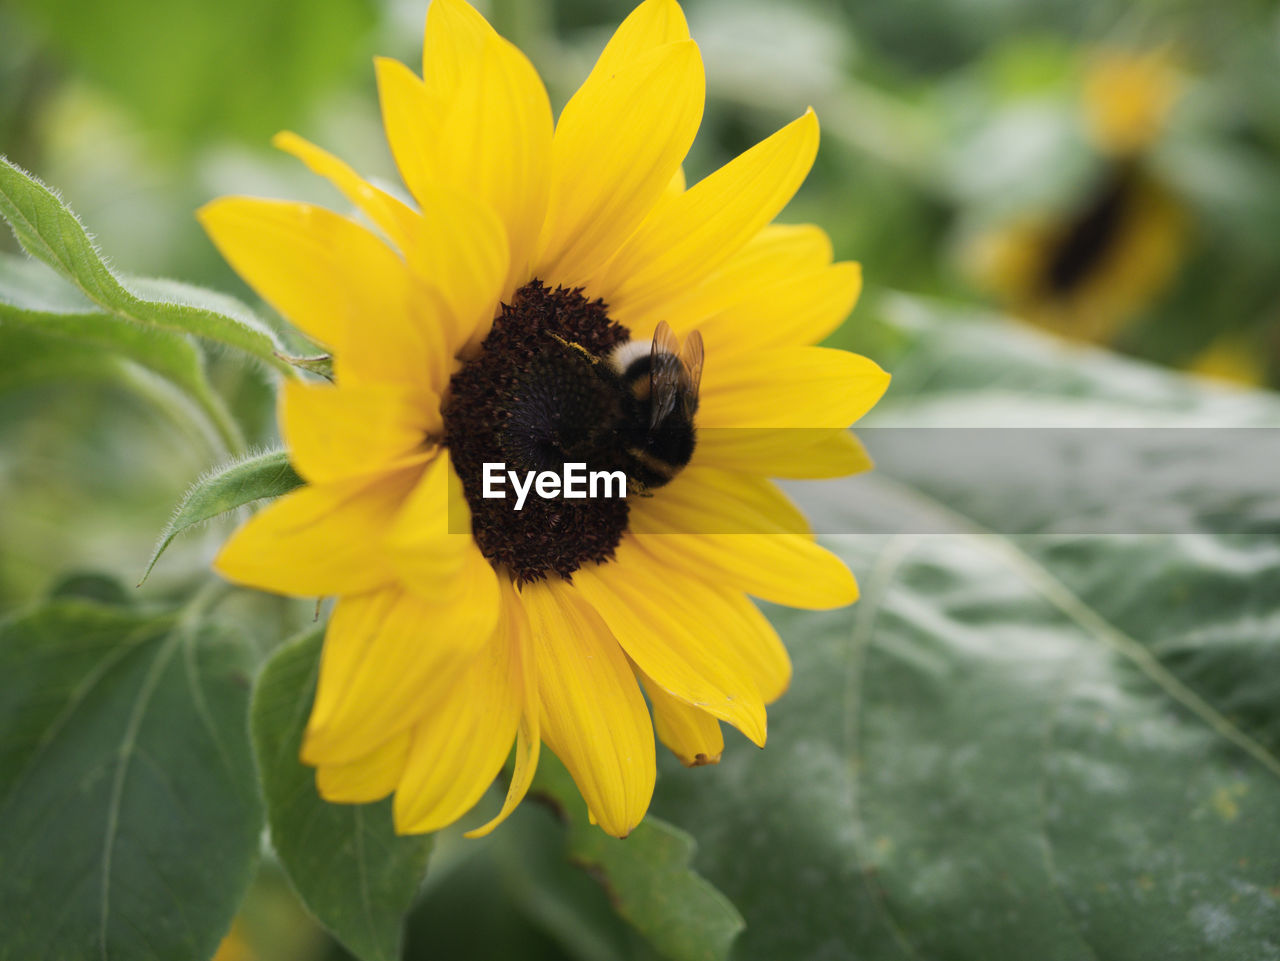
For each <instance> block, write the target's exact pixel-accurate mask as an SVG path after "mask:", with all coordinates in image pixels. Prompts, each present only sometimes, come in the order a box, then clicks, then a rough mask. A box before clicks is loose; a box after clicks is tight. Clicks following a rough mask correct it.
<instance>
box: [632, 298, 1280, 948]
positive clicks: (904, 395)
mask: <svg viewBox="0 0 1280 961" xmlns="http://www.w3.org/2000/svg"><path fill="white" fill-rule="evenodd" d="M887 311H888V318H887V320H888V324H889V326H890V327H892V328H893V329H894V330H896V331H897V332H898V333H900V334H902V335H904V337H905V338H906V340H907V342H908V344H909V346H908V348H907V350H906V351H905V352H904V354H903V356H902V357H901V358H900V359H899V360H898V361H897V362H895V363H894V364H893V365H892V369H893V370H894V373H895V382H894V385H893V387H892V388H891V393H890V395H889V396H888V397H887V398H886V400H885V402H884V404H883V407H882V408H881V409H880V410H879V411H878V412H877V416H876V418H875V422H877V423H880V424H890V423H891V424H895V425H899V426H904V427H908V426H924V425H928V426H936V425H938V424H943V423H946V424H952V425H968V426H973V425H976V424H977V425H982V426H991V425H992V424H1002V423H1003V424H1009V423H1019V424H1028V423H1029V424H1037V423H1052V422H1057V423H1063V422H1064V421H1068V420H1070V419H1075V422H1076V423H1092V424H1105V425H1108V426H1115V425H1120V424H1126V423H1132V424H1146V425H1149V426H1164V427H1177V426H1183V425H1186V424H1188V423H1216V424H1219V425H1222V426H1228V425H1233V424H1234V425H1239V424H1259V423H1269V424H1272V425H1274V424H1280V402H1278V401H1277V399H1276V398H1274V397H1272V396H1269V395H1262V394H1249V393H1246V392H1236V391H1226V390H1214V389H1211V388H1209V387H1206V386H1203V385H1201V384H1198V383H1196V382H1193V381H1190V380H1186V379H1183V378H1180V377H1178V376H1175V375H1172V374H1169V373H1167V372H1162V371H1158V370H1155V369H1153V368H1148V367H1144V366H1141V365H1137V364H1134V363H1131V362H1127V361H1122V360H1119V359H1116V358H1114V357H1110V356H1107V355H1104V354H1102V353H1101V352H1097V351H1090V350H1073V351H1072V352H1071V353H1069V354H1068V353H1066V352H1065V351H1064V349H1063V348H1062V347H1061V345H1059V344H1057V343H1056V342H1050V341H1047V340H1045V339H1043V338H1041V337H1039V336H1037V335H1035V334H1033V333H1031V332H1030V331H1028V330H1026V329H1023V328H1020V327H1017V326H1015V325H1012V324H1007V323H998V322H993V321H990V320H987V319H983V318H976V317H973V316H968V315H963V314H959V313H957V312H953V311H943V310H941V309H940V308H938V307H936V306H933V305H930V304H927V303H923V302H917V301H908V300H905V299H901V300H896V299H895V300H892V301H890V302H889V303H888V304H887ZM1128 434H1131V435H1132V442H1133V444H1134V445H1135V446H1139V447H1140V448H1141V449H1140V450H1139V451H1138V455H1139V456H1140V458H1141V459H1140V460H1139V462H1140V463H1145V464H1148V465H1150V467H1149V469H1150V470H1157V471H1158V470H1161V469H1162V465H1167V464H1171V463H1175V462H1171V461H1169V460H1168V459H1165V460H1161V459H1160V455H1161V454H1164V455H1166V456H1167V455H1168V453H1169V452H1170V450H1176V449H1177V447H1176V445H1178V444H1185V443H1187V442H1188V441H1187V437H1186V436H1185V432H1179V431H1171V430H1163V431H1161V430H1153V431H1132V432H1126V435H1128ZM929 436H930V437H932V436H933V435H929ZM1013 436H1015V438H1016V436H1017V435H1013ZM1011 443H1012V442H1011ZM1015 449H1016V448H1015ZM1184 453H1185V451H1184ZM1063 462H1064V463H1067V464H1070V463H1073V462H1072V461H1071V460H1070V459H1069V458H1068V459H1066V460H1064V461H1063ZM940 464H942V465H948V466H945V467H941V468H940V466H939V465H940ZM1163 469H1165V470H1167V471H1169V472H1172V471H1174V470H1176V467H1165V468H1163ZM961 474H962V472H960V473H958V472H957V470H956V469H954V465H951V462H950V461H949V460H948V458H947V456H946V452H945V451H940V450H938V449H937V448H930V449H928V450H919V451H916V452H915V453H914V455H913V454H911V453H910V452H908V454H906V455H903V456H898V457H892V458H882V459H881V460H880V461H879V463H878V466H877V470H876V472H875V474H874V475H873V476H872V477H870V478H867V479H854V480H850V481H847V482H844V481H842V482H836V483H832V484H823V485H819V486H818V487H817V488H815V490H814V491H813V492H811V493H808V494H802V495H801V499H802V503H803V504H804V505H805V506H806V509H807V510H808V511H809V513H810V516H811V517H812V518H813V519H814V522H815V526H816V528H817V529H818V530H823V531H844V532H849V531H856V530H860V529H883V519H884V517H885V516H887V513H888V512H895V513H896V515H897V516H900V517H901V518H904V519H905V520H907V521H908V522H910V521H912V520H913V519H914V520H915V522H916V527H914V528H910V527H909V528H907V529H908V530H910V529H927V530H931V531H940V532H942V533H940V534H912V533H906V534H901V535H895V536H870V535H852V534H848V533H845V534H842V535H835V536H828V537H826V538H825V540H826V543H827V544H828V545H829V546H830V547H831V548H832V549H833V550H835V551H836V552H837V553H839V554H840V555H841V556H842V557H844V558H845V559H846V560H847V561H848V562H849V564H850V566H851V567H852V568H853V569H854V571H855V573H856V574H857V575H858V577H859V581H860V583H861V586H862V591H863V596H862V599H861V600H860V601H859V602H858V604H857V605H855V606H854V607H853V608H850V609H847V610H843V611H833V612H827V613H807V612H796V611H785V610H782V609H777V608H770V609H769V614H770V616H771V618H772V619H773V621H774V623H775V624H776V625H777V626H778V628H779V630H780V632H781V634H782V636H783V637H784V639H785V640H786V642H787V644H788V647H789V649H790V651H791V653H792V656H793V658H794V661H795V679H794V682H793V685H792V689H791V690H790V691H789V692H788V693H787V695H786V696H785V697H784V698H783V699H782V700H781V701H780V703H779V704H777V705H776V706H775V707H774V708H771V710H770V738H769V745H768V748H767V749H766V750H765V751H763V752H754V751H750V750H747V749H746V748H745V745H744V744H742V742H739V743H738V745H735V746H734V747H736V749H733V748H731V749H730V750H728V751H727V752H726V754H725V759H724V761H723V762H722V763H721V764H720V765H719V766H718V767H716V768H712V769H708V770H706V772H705V773H704V772H701V771H699V772H697V773H696V774H693V775H690V774H687V773H685V772H677V773H673V774H672V776H669V777H665V778H663V779H661V780H660V782H659V797H658V799H657V802H656V803H655V810H657V811H658V812H659V813H661V814H662V815H663V816H665V817H668V818H671V819H673V820H675V821H677V822H678V823H680V824H682V825H684V826H685V827H687V828H688V829H690V830H691V831H692V832H693V833H694V835H695V836H696V837H697V838H698V840H699V843H700V851H701V854H700V857H699V860H698V864H699V866H700V867H701V868H702V870H703V871H704V872H705V873H706V874H707V876H708V877H709V878H710V879H711V880H712V881H713V882H714V883H716V884H717V885H718V886H719V887H721V889H722V890H724V891H725V892H726V894H728V896H729V897H730V898H732V899H733V901H734V903H735V904H736V905H737V906H738V907H739V908H740V909H741V910H742V912H743V914H744V915H745V917H746V919H747V929H746V932H745V934H744V935H743V937H742V939H741V941H740V943H739V949H740V956H741V957H742V958H744V959H754V958H759V959H775V958H780V957H814V956H824V955H825V956H836V957H858V958H863V957H865V958H878V959H879V958H885V959H894V958H903V959H907V958H936V957H946V958H949V959H987V958H994V957H999V958H1005V959H1011V961H1020V959H1027V961H1056V959H1081V961H1087V959H1096V958H1107V959H1111V961H1123V959H1134V961H1138V959H1147V958H1153V957H1159V958H1162V959H1183V958H1185V959H1197V961H1213V959H1228V958H1241V957H1249V958H1262V957H1274V956H1275V951H1276V948H1275V932H1276V931H1277V930H1280V886H1278V884H1280V831H1277V830H1276V826H1277V825H1276V812H1277V811H1278V810H1280V698H1278V697H1277V696H1276V678H1278V677H1280V541H1278V540H1277V537H1276V536H1275V534H1274V533H1263V534H1257V535H1249V534H1232V535H1226V534H1221V533H1215V528H1211V527H1208V526H1204V527H1202V528H1201V529H1198V530H1193V531H1191V532H1188V533H1185V534H1160V535H1143V536H1118V535H1102V534H1088V533H1075V532H1072V531H1071V528H1070V524H1071V522H1072V519H1073V518H1075V517H1078V516H1089V515H1088V514H1081V511H1082V510H1085V509H1087V508H1089V506H1090V498H1093V499H1105V498H1106V497H1107V496H1108V492H1107V491H1106V490H1103V489H1101V487H1102V485H1088V484H1072V485H1066V486H1065V487H1064V486H1063V485H1057V484H1046V485H1045V487H1044V489H1042V490H1034V489H1033V490H1028V491H1025V492H1023V493H1022V495H1021V496H1020V498H1019V502H1018V503H1017V504H1016V505H1015V504H1011V503H1010V502H1009V500H1008V499H1007V498H1006V499H1005V500H1004V501H1003V502H1002V501H1001V500H1000V499H999V498H993V497H991V496H990V492H989V491H988V490H987V489H986V486H987V485H986V484H984V483H983V479H984V478H985V480H986V481H987V482H991V481H992V479H993V475H992V473H991V472H988V473H986V474H985V475H984V474H981V473H978V474H975V475H974V477H973V478H972V479H971V480H970V481H969V482H968V485H967V486H966V485H965V484H964V483H961V482H960V481H959V480H958V477H959V476H961ZM1171 479H1172V480H1176V479H1177V478H1176V477H1173V478H1171ZM1248 480H1249V479H1248V478H1246V479H1245V481H1248ZM1252 486H1253V490H1254V494H1255V495H1256V496H1253V497H1246V498H1241V499H1239V500H1238V501H1236V502H1234V503H1233V504H1232V505H1231V509H1232V510H1233V511H1234V512H1235V513H1236V515H1237V517H1236V518H1235V519H1236V520H1238V521H1240V522H1241V525H1240V526H1242V527H1248V526H1249V524H1250V523H1251V522H1258V524H1259V528H1260V529H1266V526H1267V525H1268V524H1271V525H1273V524H1274V517H1275V513H1274V508H1275V501H1276V493H1275V491H1274V476H1273V475H1270V474H1265V475H1260V476H1258V477H1256V478H1254V479H1253V480H1252ZM1064 491H1065V493H1064ZM1064 497H1065V498H1066V499H1064ZM1168 500H1169V502H1170V503H1171V504H1176V505H1181V506H1184V507H1186V508H1187V512H1188V515H1189V516H1193V517H1196V516H1199V517H1205V516H1209V511H1210V509H1211V508H1212V507H1213V504H1214V491H1213V488H1212V487H1206V486H1203V485H1181V486H1180V485H1178V484H1176V483H1171V484H1170V486H1169V495H1168ZM1015 506H1016V508H1017V509H1018V510H1019V511H1020V512H1025V513H1027V515H1028V516H1034V515H1035V514H1036V513H1037V512H1038V513H1039V514H1040V515H1042V516H1044V517H1046V518H1048V521H1047V522H1046V524H1045V526H1044V529H1045V530H1046V532H1047V533H1045V534H1041V535H1036V536H1016V537H1013V536H1003V535H999V534H996V533H992V531H993V530H996V529H999V527H1000V526H1001V525H1002V523H1003V521H1004V517H1003V515H1004V513H1005V512H1007V511H1008V510H1010V508H1011V507H1015ZM1092 506H1093V507H1097V506H1099V505H1098V504H1097V503H1093V505H1092ZM1055 525H1056V527H1055ZM1270 530H1271V531H1274V530H1275V528H1274V526H1271V528H1270ZM1054 531H1056V532H1054Z"/></svg>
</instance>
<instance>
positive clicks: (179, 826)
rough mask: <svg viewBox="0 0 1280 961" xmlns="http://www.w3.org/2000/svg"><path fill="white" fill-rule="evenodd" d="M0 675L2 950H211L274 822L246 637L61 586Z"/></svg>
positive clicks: (12, 644)
mask: <svg viewBox="0 0 1280 961" xmlns="http://www.w3.org/2000/svg"><path fill="white" fill-rule="evenodd" d="M0 676H3V677H4V679H5V680H4V684H2V685H0V931H3V932H4V935H3V938H2V939H0V958H5V959H14V961H42V959H49V961H54V959H56V961H79V959H89V958H92V959H95V961H99V959H123V961H143V959H156V961H172V959H174V958H208V957H210V956H211V955H212V954H213V952H214V950H215V949H216V948H217V946H218V943H219V941H220V940H221V938H222V937H223V935H224V934H225V933H226V931H227V928H228V927H229V926H230V924H231V919H232V917H233V916H234V914H235V911H236V908H237V906H238V904H239V902H240V899H241V897H242V896H243V894H244V891H245V889H246V888H247V886H248V884H249V880H250V878H251V877H252V875H253V871H254V867H255V864H256V862H257V855H258V844H259V835H260V833H261V830H262V815H261V809H260V805H259V801H258V798H257V794H256V790H255V779H254V776H253V761H252V758H251V756H250V747H249V737H248V731H247V729H246V711H247V707H248V699H249V676H250V665H249V662H248V657H247V650H246V646H245V644H244V642H243V640H242V639H241V638H240V637H239V636H238V635H235V634H231V633H228V632H226V631H224V630H222V629H220V628H218V627H216V626H213V625H201V624H198V623H195V622H194V620H182V619H176V618H174V617H171V616H164V617H161V616H147V615H141V614H136V613H131V612H128V611H125V610H122V609H120V608H117V607H100V606H96V605H93V604H90V603H86V602H84V601H78V600H77V601H72V600H66V601H60V602H55V603H52V604H49V605H48V606H45V607H42V608H39V609H37V610H35V611H33V612H31V613H28V614H25V615H23V616H20V617H18V618H16V619H14V620H10V621H8V622H7V623H4V624H3V625H0Z"/></svg>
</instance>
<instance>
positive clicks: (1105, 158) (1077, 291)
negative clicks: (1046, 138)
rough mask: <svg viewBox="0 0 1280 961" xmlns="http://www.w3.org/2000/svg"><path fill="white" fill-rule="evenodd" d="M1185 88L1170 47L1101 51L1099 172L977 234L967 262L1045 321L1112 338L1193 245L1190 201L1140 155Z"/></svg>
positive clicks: (1094, 119)
mask: <svg viewBox="0 0 1280 961" xmlns="http://www.w3.org/2000/svg"><path fill="white" fill-rule="evenodd" d="M1180 91H1181V80H1180V79H1179V76H1178V74H1177V73H1176V72H1175V71H1174V70H1173V67H1172V66H1171V64H1170V62H1169V60H1168V58H1167V56H1166V55H1164V54H1161V53H1147V54H1133V53H1121V52H1118V51H1108V52H1106V53H1103V54H1101V55H1099V56H1098V58H1097V59H1096V60H1095V62H1094V63H1093V65H1092V66H1091V67H1090V69H1089V71H1088V72H1087V74H1086V77H1085V82H1084V89H1083V103H1084V113H1085V127H1086V132H1087V133H1088V135H1089V139H1090V141H1091V142H1092V143H1093V145H1094V147H1095V148H1096V149H1097V151H1098V153H1099V154H1100V156H1101V163H1100V173H1099V176H1098V177H1097V178H1096V179H1095V181H1094V183H1093V185H1092V186H1091V188H1090V189H1089V190H1087V191H1085V192H1084V193H1083V194H1082V195H1081V196H1079V197H1077V198H1075V200H1074V202H1073V203H1071V204H1068V205H1066V206H1065V207H1064V208H1062V209H1058V210H1055V211H1049V212H1043V213H1035V214H1030V215H1027V216H1025V217H1021V218H1016V219H1014V220H1012V221H1010V222H1007V223H1004V224H1002V225H1000V226H998V227H996V228H994V229H992V230H990V231H987V232H985V233H982V234H980V235H978V236H977V237H976V238H975V239H974V240H973V241H972V242H971V243H970V244H969V245H968V247H967V248H966V250H965V251H964V260H965V264H964V266H965V268H966V270H967V272H968V273H969V274H970V275H971V276H972V277H973V278H974V279H975V281H976V282H977V283H978V284H979V285H980V286H981V287H983V288H984V289H986V290H988V291H990V292H991V293H993V294H995V295H996V296H997V297H998V298H999V299H1000V300H1001V301H1002V302H1003V303H1004V304H1005V305H1006V306H1007V307H1008V308H1009V309H1010V310H1012V311H1013V312H1014V313H1015V314H1017V315H1018V316H1020V317H1022V318H1024V319H1025V320H1028V321H1030V322H1031V323H1034V324H1036V325H1037V326H1040V327H1045V328H1047V329H1049V330H1053V331H1055V332H1056V333H1059V334H1062V335H1063V336H1065V337H1069V338H1073V339H1078V340H1089V341H1099V342H1106V341H1109V340H1111V338H1112V337H1114V335H1115V334H1116V333H1117V331H1119V330H1120V329H1121V328H1122V327H1123V326H1124V324H1125V323H1126V322H1127V321H1129V320H1131V319H1133V318H1134V317H1135V316H1136V315H1137V313H1138V312H1139V311H1141V310H1142V309H1143V308H1144V307H1145V306H1146V305H1147V304H1148V303H1150V302H1151V300H1152V298H1154V297H1155V296H1156V295H1157V294H1158V293H1159V292H1160V291H1161V290H1162V289H1164V287H1165V286H1166V285H1167V283H1168V282H1169V280H1170V278H1171V277H1172V276H1173V273H1174V271H1175V270H1176V269H1177V266H1178V264H1179V263H1180V262H1181V260H1182V257H1183V255H1184V252H1185V249H1186V245H1187V236H1188V228H1189V223H1188V217H1187V214H1186V211H1185V210H1184V208H1183V206H1182V205H1181V204H1180V203H1179V202H1178V200H1177V198H1176V197H1175V196H1174V195H1173V194H1172V193H1171V192H1170V191H1169V190H1168V189H1167V188H1166V187H1165V186H1164V185H1163V184H1162V183H1161V182H1160V181H1159V179H1158V178H1157V177H1156V176H1154V175H1153V174H1152V173H1151V172H1150V171H1149V169H1148V165H1147V164H1146V163H1145V162H1144V158H1143V156H1142V154H1143V151H1144V150H1145V149H1146V148H1147V147H1149V146H1150V145H1151V143H1152V142H1153V141H1154V140H1155V139H1156V137H1157V136H1158V135H1159V134H1160V133H1161V132H1162V130H1163V129H1164V126H1165V123H1166V120H1167V117H1168V114H1169V112H1170V110H1171V109H1172V107H1173V105H1174V103H1175V102H1176V100H1177V98H1178V96H1179V94H1180Z"/></svg>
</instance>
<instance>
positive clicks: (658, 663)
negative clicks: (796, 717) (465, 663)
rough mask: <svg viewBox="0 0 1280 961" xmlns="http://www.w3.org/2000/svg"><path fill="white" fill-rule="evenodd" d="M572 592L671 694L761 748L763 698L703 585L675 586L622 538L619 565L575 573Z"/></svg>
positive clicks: (692, 582) (684, 582)
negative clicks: (712, 611)
mask: <svg viewBox="0 0 1280 961" xmlns="http://www.w3.org/2000/svg"><path fill="white" fill-rule="evenodd" d="M573 588H574V589H575V590H576V591H577V593H578V594H579V595H580V596H581V597H582V599H583V600H585V601H586V602H587V603H589V604H590V605H591V606H592V607H594V608H595V609H596V611H597V612H598V613H599V615H600V617H602V618H603V619H604V622H605V623H606V624H607V625H608V627H609V630H610V631H612V632H613V635H614V637H616V638H617V639H618V643H619V644H621V645H622V648H623V650H625V651H626V652H627V656H629V657H630V658H631V660H633V661H634V662H635V663H636V666H637V667H639V668H640V669H641V670H642V671H644V672H645V673H646V674H648V675H649V677H651V678H652V679H653V680H654V681H656V682H657V683H658V684H660V685H661V686H662V688H663V689H664V690H666V691H667V693H669V694H672V695H673V696H675V697H678V698H680V699H681V700H683V701H686V702H688V703H689V704H692V705H694V706H695V707H700V708H702V709H703V710H704V711H706V712H707V713H708V714H711V715H712V716H714V717H717V718H719V719H720V720H722V721H728V722H729V723H730V724H732V725H733V726H734V727H736V728H738V730H740V731H742V733H743V734H745V735H746V736H747V737H748V738H749V739H750V740H752V741H754V742H755V743H756V744H758V745H760V746H764V741H765V712H764V703H763V701H762V700H761V698H760V692H759V690H758V689H757V688H756V685H755V682H754V681H753V680H752V679H751V677H750V676H749V675H748V673H747V672H746V670H745V669H744V667H743V666H742V664H741V663H740V662H739V661H738V659H737V658H736V657H735V655H734V650H733V644H734V640H733V638H732V637H731V636H730V635H729V634H727V633H726V625H724V624H723V623H720V622H717V621H716V620H715V619H714V618H712V617H709V616H708V614H707V606H704V605H706V604H707V603H708V601H709V592H708V590H707V586H706V585H705V584H703V583H701V582H700V581H697V580H694V579H691V578H686V579H683V580H682V581H680V582H678V583H676V582H673V581H672V579H671V578H670V576H669V572H668V571H666V570H664V569H662V568H660V567H659V566H658V565H657V563H656V562H655V561H654V560H653V558H652V556H651V555H649V554H647V553H645V552H644V551H642V550H641V549H640V547H639V546H638V545H637V544H636V543H635V541H634V539H633V538H630V537H624V539H623V541H622V543H621V544H619V545H618V549H617V552H616V560H615V561H614V562H611V563H609V564H605V565H590V566H586V567H582V568H580V569H579V570H577V571H575V572H574V575H573Z"/></svg>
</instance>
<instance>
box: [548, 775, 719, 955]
mask: <svg viewBox="0 0 1280 961" xmlns="http://www.w3.org/2000/svg"><path fill="white" fill-rule="evenodd" d="M532 790H533V792H534V793H535V794H538V795H541V796H542V797H545V798H547V799H549V800H550V801H551V802H552V803H554V804H555V805H556V807H557V808H558V809H559V810H560V812H561V814H562V816H563V817H564V819H565V820H566V822H567V829H568V839H567V845H568V854H569V859H570V860H571V861H573V862H574V863H575V864H577V865H579V866H580V867H582V868H585V869H586V870H587V871H588V872H590V873H591V874H592V875H593V876H594V877H595V878H596V879H597V880H598V881H599V882H600V883H601V884H603V885H604V887H605V890H606V891H608V893H609V898H610V900H611V901H613V904H614V907H615V908H616V909H617V911H618V913H619V914H620V915H622V917H624V918H625V919H626V920H627V921H629V922H631V924H632V925H634V926H635V927H636V929H637V930H639V931H640V933H641V934H643V935H644V936H645V937H646V938H647V939H648V940H649V942H650V943H651V944H652V945H653V946H654V947H655V948H656V949H657V950H658V951H659V952H660V953H661V954H662V955H663V956H664V957H666V958H669V959H671V961H722V959H725V958H727V957H728V956H729V949H730V948H731V947H732V945H733V941H734V939H735V938H736V937H737V936H738V933H739V932H740V931H741V930H742V924H743V922H742V916H741V915H740V914H739V913H738V911H737V910H736V909H735V908H734V906H733V905H732V904H731V903H730V902H729V901H728V900H727V899H726V898H725V896H724V895H723V894H721V893H720V892H719V891H717V890H716V889H715V888H714V887H713V886H712V885H710V884H708V883H707V881H706V880H705V879H704V878H702V877H700V876H699V875H698V874H697V873H696V872H695V871H694V870H693V869H692V868H691V867H690V861H691V859H692V858H693V854H694V850H695V848H696V844H695V843H694V840H693V839H692V838H691V837H689V835H688V834H686V833H685V832H684V831H681V830H680V829H679V828H676V827H673V826H672V825H670V824H667V823H666V822H665V821H662V820H661V819H659V818H657V817H654V816H649V817H646V818H645V819H644V821H642V822H641V824H640V826H639V827H638V828H636V829H635V830H634V831H633V832H631V835H630V836H629V837H627V838H626V839H625V840H621V841H620V840H618V839H617V838H611V837H609V836H608V835H607V834H605V833H604V832H603V831H601V830H600V829H599V828H598V827H595V826H594V825H592V824H590V823H589V822H588V820H587V806H586V804H585V802H583V800H582V796H581V795H580V794H579V793H578V789H577V788H576V787H575V786H574V784H573V780H572V779H571V778H570V777H569V773H568V771H566V770H565V769H564V766H563V765H561V764H560V763H559V762H558V761H556V759H555V758H554V757H551V756H550V755H545V754H544V755H543V759H542V760H541V761H540V762H539V765H538V774H537V778H536V780H535V781H534V785H533V788H532Z"/></svg>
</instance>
